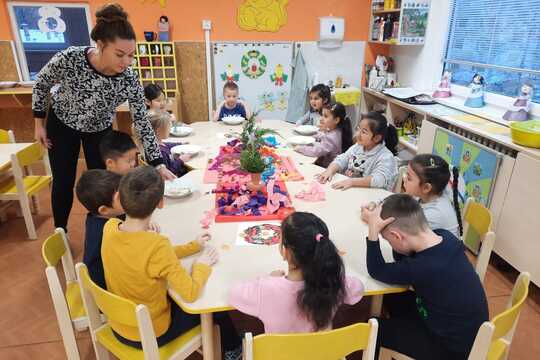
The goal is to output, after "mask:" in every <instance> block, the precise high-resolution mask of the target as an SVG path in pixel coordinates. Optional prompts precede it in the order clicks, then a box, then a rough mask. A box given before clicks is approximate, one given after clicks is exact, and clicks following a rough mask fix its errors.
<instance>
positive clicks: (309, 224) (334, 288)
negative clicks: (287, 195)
mask: <svg viewBox="0 0 540 360" xmlns="http://www.w3.org/2000/svg"><path fill="white" fill-rule="evenodd" d="M281 240H282V241H281V244H280V245H279V252H280V253H281V256H282V257H283V259H285V261H287V263H288V267H289V268H288V271H287V272H284V271H281V270H277V271H274V272H272V273H271V274H270V275H267V276H262V277H260V278H258V279H256V280H252V281H248V282H245V283H241V284H238V285H236V286H234V287H233V288H232V289H231V292H230V294H229V303H230V304H231V305H232V306H234V307H235V308H236V309H238V310H240V311H241V312H243V313H246V314H249V315H252V316H256V317H258V318H259V319H261V320H262V322H263V323H264V331H265V332H266V333H305V332H313V331H323V330H329V329H331V328H332V320H333V318H334V314H335V313H336V311H337V309H338V307H339V306H340V305H341V304H343V303H345V304H351V305H352V304H356V303H357V302H358V301H360V299H361V298H362V295H363V293H364V286H363V284H362V282H361V281H360V280H359V279H356V278H352V277H348V276H345V267H344V266H343V260H342V259H341V256H340V255H339V253H338V250H337V249H336V246H335V245H334V243H333V242H332V240H330V235H329V233H328V228H327V227H326V224H325V223H324V222H323V221H322V220H321V219H319V218H318V217H317V216H315V215H313V214H310V213H305V212H295V213H292V214H291V215H289V216H288V217H287V218H286V219H285V220H283V223H282V239H281Z"/></svg>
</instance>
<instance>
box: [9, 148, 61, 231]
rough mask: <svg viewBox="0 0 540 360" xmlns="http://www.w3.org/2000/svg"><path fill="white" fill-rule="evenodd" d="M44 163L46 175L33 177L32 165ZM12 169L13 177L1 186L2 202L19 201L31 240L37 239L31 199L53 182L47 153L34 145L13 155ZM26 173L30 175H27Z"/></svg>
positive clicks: (35, 205)
mask: <svg viewBox="0 0 540 360" xmlns="http://www.w3.org/2000/svg"><path fill="white" fill-rule="evenodd" d="M40 160H41V161H43V164H44V165H45V172H46V175H43V176H41V175H32V169H31V168H30V165H32V164H34V163H37V162H38V161H40ZM11 167H12V171H13V177H12V178H10V179H8V180H7V181H3V182H2V183H1V184H0V200H5V201H19V204H20V205H21V210H22V213H23V216H24V222H25V223H26V230H27V232H28V237H29V238H30V239H36V238H37V234H36V228H35V226H34V220H33V219H32V211H31V210H30V202H29V200H28V198H29V197H33V196H34V195H35V194H36V193H37V192H38V191H40V190H41V189H43V188H45V187H47V186H49V185H50V184H51V181H52V176H51V175H50V174H51V169H50V167H49V159H48V156H47V153H46V152H45V151H44V150H43V147H42V146H41V145H40V144H39V143H34V144H32V145H30V146H28V147H26V148H24V149H22V150H20V151H18V152H17V153H16V154H13V155H11ZM25 172H26V173H28V175H25ZM33 202H34V207H35V210H36V212H39V207H38V205H37V203H38V202H37V201H33Z"/></svg>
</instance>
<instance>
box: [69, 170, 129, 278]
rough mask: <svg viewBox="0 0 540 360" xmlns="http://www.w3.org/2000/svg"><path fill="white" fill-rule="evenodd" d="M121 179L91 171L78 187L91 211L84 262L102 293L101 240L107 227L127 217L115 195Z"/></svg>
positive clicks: (114, 174) (78, 196) (118, 176)
mask: <svg viewBox="0 0 540 360" xmlns="http://www.w3.org/2000/svg"><path fill="white" fill-rule="evenodd" d="M121 178H122V176H121V175H119V174H116V173H113V172H111V171H107V170H102V169H94V170H88V171H86V172H84V173H83V174H82V175H81V177H80V179H79V181H78V182H77V186H76V187H75V192H76V193H77V198H78V199H79V201H80V202H81V204H83V206H84V207H85V208H86V210H88V214H87V215H86V222H85V230H86V231H85V235H84V254H83V262H84V263H85V264H86V266H87V267H88V273H89V275H90V278H91V279H92V280H93V281H94V282H95V283H96V284H98V285H99V286H100V287H101V288H103V289H106V288H107V287H106V284H105V274H104V272H103V261H102V260H101V239H102V237H103V227H104V226H105V223H106V222H107V221H108V220H109V219H111V218H114V217H117V216H119V215H122V214H123V213H124V210H123V209H122V206H121V205H120V199H119V197H118V196H117V195H116V194H117V193H118V186H119V185H120V179H121Z"/></svg>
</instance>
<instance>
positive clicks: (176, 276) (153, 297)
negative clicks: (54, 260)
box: [101, 219, 212, 341]
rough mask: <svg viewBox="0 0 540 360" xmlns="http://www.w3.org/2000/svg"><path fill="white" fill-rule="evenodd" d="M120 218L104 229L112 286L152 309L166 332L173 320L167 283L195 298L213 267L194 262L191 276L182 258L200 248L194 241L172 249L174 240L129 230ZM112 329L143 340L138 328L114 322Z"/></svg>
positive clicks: (158, 326)
mask: <svg viewBox="0 0 540 360" xmlns="http://www.w3.org/2000/svg"><path fill="white" fill-rule="evenodd" d="M120 224H121V220H119V219H111V220H109V221H108V222H107V223H106V224H105V227H104V228H103V242H102V245H101V257H102V258H103V269H104V271H105V281H106V283H107V289H108V290H109V291H110V292H112V293H114V294H117V295H120V296H122V297H124V298H126V299H129V300H131V301H133V302H135V303H136V304H144V305H146V306H147V307H148V310H149V311H150V316H151V318H152V323H153V325H154V331H155V333H156V336H160V335H163V333H164V332H165V331H166V330H167V329H168V328H169V324H170V322H171V310H170V304H169V301H168V299H167V284H168V285H169V286H170V287H171V288H173V289H174V290H175V291H176V292H177V293H178V294H179V295H180V296H181V297H182V299H184V300H185V301H187V302H191V301H195V300H196V299H197V297H198V296H199V294H200V292H201V289H202V287H203V286H204V284H205V283H206V280H207V279H208V277H209V276H210V273H211V271H212V269H211V268H210V267H209V266H207V265H204V264H199V263H196V264H194V265H193V268H192V273H191V276H190V274H189V273H188V272H187V271H186V270H185V269H184V268H183V267H182V265H180V262H179V261H178V258H181V257H185V256H189V255H192V254H194V253H196V252H198V251H200V249H201V248H200V245H199V244H198V243H197V242H195V241H192V242H190V243H188V244H186V245H180V246H175V247H173V246H172V245H171V243H170V241H169V239H168V238H167V237H165V236H163V235H160V234H157V233H155V232H150V231H141V232H124V231H120V229H119V228H118V226H119V225H120ZM110 325H111V327H112V328H113V329H114V330H115V331H116V332H117V333H118V334H120V335H122V336H123V337H125V338H126V339H129V340H133V341H140V336H139V331H138V330H137V328H136V327H132V326H127V325H124V324H120V323H115V322H112V321H111V322H110Z"/></svg>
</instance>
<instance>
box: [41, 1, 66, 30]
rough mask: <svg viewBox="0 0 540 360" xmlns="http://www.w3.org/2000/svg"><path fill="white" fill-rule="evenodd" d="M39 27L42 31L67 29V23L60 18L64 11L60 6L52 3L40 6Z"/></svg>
mask: <svg viewBox="0 0 540 360" xmlns="http://www.w3.org/2000/svg"><path fill="white" fill-rule="evenodd" d="M38 14H39V16H40V18H39V20H38V22H37V23H38V28H39V31H41V32H42V33H48V32H56V33H63V32H65V31H66V23H65V22H64V20H62V19H61V18H60V15H61V14H62V12H61V11H60V9H59V8H57V7H55V6H52V5H45V6H42V7H40V8H39V10H38Z"/></svg>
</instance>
